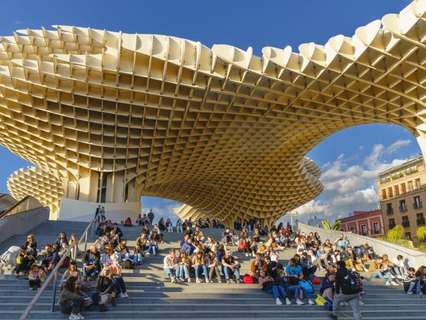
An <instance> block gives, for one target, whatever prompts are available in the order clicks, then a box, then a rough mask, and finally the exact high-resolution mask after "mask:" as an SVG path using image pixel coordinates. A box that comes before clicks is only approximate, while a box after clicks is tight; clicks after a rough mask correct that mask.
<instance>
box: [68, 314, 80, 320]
mask: <svg viewBox="0 0 426 320" xmlns="http://www.w3.org/2000/svg"><path fill="white" fill-rule="evenodd" d="M68 320H80V317H79V316H78V315H76V314H74V313H71V314H70V316H69V317H68Z"/></svg>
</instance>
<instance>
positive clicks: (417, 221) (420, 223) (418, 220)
mask: <svg viewBox="0 0 426 320" xmlns="http://www.w3.org/2000/svg"><path fill="white" fill-rule="evenodd" d="M416 223H417V225H418V226H424V225H425V219H424V218H423V219H417V220H416Z"/></svg>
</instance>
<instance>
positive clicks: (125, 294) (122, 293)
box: [120, 292, 129, 298]
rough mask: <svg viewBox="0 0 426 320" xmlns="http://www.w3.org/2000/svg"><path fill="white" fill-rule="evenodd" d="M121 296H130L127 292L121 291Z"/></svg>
mask: <svg viewBox="0 0 426 320" xmlns="http://www.w3.org/2000/svg"><path fill="white" fill-rule="evenodd" d="M120 297H121V298H128V297H129V295H128V294H127V292H121V293H120Z"/></svg>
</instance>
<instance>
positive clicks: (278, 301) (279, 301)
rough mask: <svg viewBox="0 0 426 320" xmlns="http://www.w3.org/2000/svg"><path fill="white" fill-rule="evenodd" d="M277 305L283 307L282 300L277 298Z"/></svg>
mask: <svg viewBox="0 0 426 320" xmlns="http://www.w3.org/2000/svg"><path fill="white" fill-rule="evenodd" d="M275 304H277V305H282V304H283V303H282V302H281V300H280V298H276V299H275Z"/></svg>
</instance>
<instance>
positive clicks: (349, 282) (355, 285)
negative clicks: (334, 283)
mask: <svg viewBox="0 0 426 320" xmlns="http://www.w3.org/2000/svg"><path fill="white" fill-rule="evenodd" d="M361 291H362V282H361V278H360V277H359V274H358V273H357V272H354V271H349V270H348V272H347V273H346V275H345V276H344V278H343V281H342V292H343V294H356V293H360V292H361Z"/></svg>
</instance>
